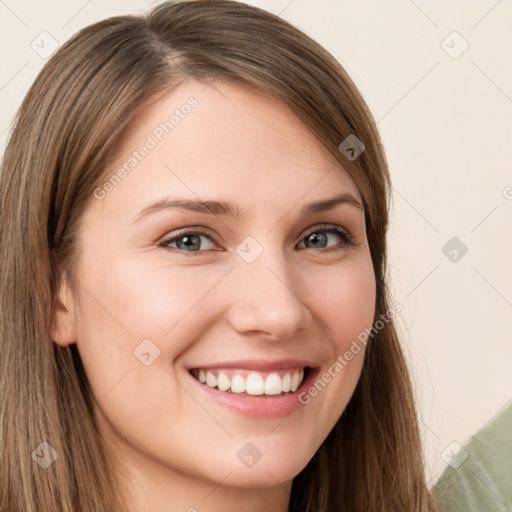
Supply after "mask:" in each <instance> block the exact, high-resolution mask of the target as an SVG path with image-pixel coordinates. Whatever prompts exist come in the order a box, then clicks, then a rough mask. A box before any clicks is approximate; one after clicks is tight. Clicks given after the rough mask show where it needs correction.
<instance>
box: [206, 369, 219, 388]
mask: <svg viewBox="0 0 512 512" xmlns="http://www.w3.org/2000/svg"><path fill="white" fill-rule="evenodd" d="M206 385H207V386H210V387H211V388H214V387H215V386H217V377H215V375H213V373H212V372H208V373H207V374H206Z"/></svg>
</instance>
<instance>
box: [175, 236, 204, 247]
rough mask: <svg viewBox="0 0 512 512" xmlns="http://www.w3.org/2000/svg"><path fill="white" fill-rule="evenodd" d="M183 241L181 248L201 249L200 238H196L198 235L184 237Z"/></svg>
mask: <svg viewBox="0 0 512 512" xmlns="http://www.w3.org/2000/svg"><path fill="white" fill-rule="evenodd" d="M194 239H195V240H194ZM181 240H183V242H181V243H179V245H181V246H184V247H188V248H193V249H198V248H199V245H200V241H199V237H198V236H196V235H192V236H182V237H181ZM194 241H195V243H194Z"/></svg>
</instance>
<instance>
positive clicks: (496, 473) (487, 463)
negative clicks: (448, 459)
mask: <svg viewBox="0 0 512 512" xmlns="http://www.w3.org/2000/svg"><path fill="white" fill-rule="evenodd" d="M453 460H454V463H453V464H451V465H449V466H448V467H447V468H446V469H445V471H444V472H443V474H442V475H441V478H440V479H439V481H438V482H437V483H436V485H435V486H434V494H435V496H436V498H437V500H438V502H439V505H440V509H441V510H443V511H444V512H459V511H460V512H477V511H478V512H480V511H481V512H498V511H499V512H501V511H509V510H512V404H509V405H508V406H507V407H506V408H505V409H504V410H503V411H502V412H501V413H500V414H499V415H498V416H497V417H496V418H495V419H494V420H492V421H491V422H490V423H489V424H488V425H487V426H485V427H484V428H482V429H481V430H480V431H479V432H478V433H477V434H475V435H474V436H473V437H472V438H471V441H470V442H469V443H468V444H467V445H466V446H464V447H463V448H461V450H460V452H459V453H458V454H457V455H456V456H455V457H454V459H453Z"/></svg>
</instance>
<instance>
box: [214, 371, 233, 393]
mask: <svg viewBox="0 0 512 512" xmlns="http://www.w3.org/2000/svg"><path fill="white" fill-rule="evenodd" d="M217 387H218V388H219V390H220V391H227V390H228V389H229V388H230V387H231V381H230V380H229V378H228V377H227V375H226V374H224V373H219V376H218V377H217Z"/></svg>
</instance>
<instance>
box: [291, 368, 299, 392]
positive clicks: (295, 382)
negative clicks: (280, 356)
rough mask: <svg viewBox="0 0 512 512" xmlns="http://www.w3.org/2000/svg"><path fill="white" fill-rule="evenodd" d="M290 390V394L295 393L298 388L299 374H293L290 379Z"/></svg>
mask: <svg viewBox="0 0 512 512" xmlns="http://www.w3.org/2000/svg"><path fill="white" fill-rule="evenodd" d="M290 386H291V390H292V392H294V391H297V388H298V387H299V374H298V373H294V374H293V377H292V383H291V385H290Z"/></svg>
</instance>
